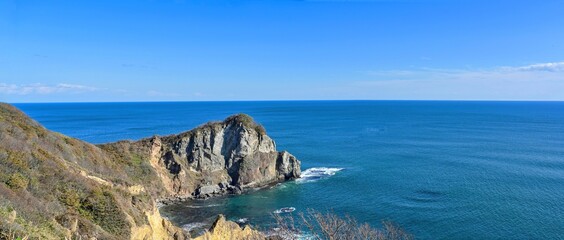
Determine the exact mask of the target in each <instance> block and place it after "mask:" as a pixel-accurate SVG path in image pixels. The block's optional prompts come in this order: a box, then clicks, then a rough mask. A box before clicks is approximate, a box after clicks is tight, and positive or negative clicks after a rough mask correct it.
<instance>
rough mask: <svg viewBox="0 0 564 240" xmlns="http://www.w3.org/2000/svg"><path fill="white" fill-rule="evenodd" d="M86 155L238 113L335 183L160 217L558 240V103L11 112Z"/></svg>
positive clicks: (563, 168) (118, 106)
mask: <svg viewBox="0 0 564 240" xmlns="http://www.w3.org/2000/svg"><path fill="white" fill-rule="evenodd" d="M16 105H17V106H18V107H19V108H21V109H22V110H23V111H25V112H26V113H27V114H29V115H30V116H31V117H33V118H35V119H36V120H37V121H39V122H40V123H42V124H44V125H45V126H46V127H47V128H49V129H52V130H55V131H58V132H62V133H64V134H67V135H70V136H73V137H77V138H80V139H83V140H86V141H89V142H93V143H103V142H111V141H117V140H120V139H139V138H143V137H147V136H151V135H154V134H158V135H167V134H173V133H179V132H181V131H185V130H189V129H191V128H193V127H195V126H197V125H200V124H202V123H204V122H206V121H209V120H221V119H224V118H225V117H226V116H228V115H231V114H234V113H239V112H244V113H248V114H250V115H251V116H253V117H254V118H255V120H257V121H258V122H260V123H261V124H263V125H264V126H265V128H266V129H267V132H268V134H269V135H270V136H271V137H272V138H273V139H274V140H275V141H276V143H277V146H278V149H279V150H282V149H285V150H288V151H290V152H291V153H293V154H294V155H295V156H297V157H298V158H299V159H300V160H301V161H302V169H303V170H305V169H309V168H317V167H330V168H342V169H343V170H342V171H338V172H336V174H335V175H333V176H329V177H327V178H321V179H318V180H315V181H301V182H290V183H286V184H282V185H279V186H276V187H274V188H272V189H266V190H259V191H256V192H254V193H252V194H248V195H242V196H236V197H228V198H221V199H214V200H210V201H205V202H192V203H183V204H181V205H174V206H169V207H165V208H163V209H161V211H163V213H165V214H166V215H167V216H168V217H169V218H170V219H171V220H173V221H175V222H176V223H178V224H180V225H184V224H188V223H193V222H200V221H209V220H210V219H211V215H213V214H215V213H219V212H222V213H224V214H226V215H227V217H228V218H230V219H234V220H236V219H240V218H248V219H249V222H250V223H251V224H254V225H258V226H262V225H263V224H265V223H267V222H268V221H270V219H271V217H270V213H271V212H272V211H274V210H276V209H279V208H282V207H295V208H296V209H297V210H296V212H299V211H304V210H305V209H307V208H315V209H317V210H321V211H324V210H330V209H332V210H333V211H334V212H336V213H347V214H349V215H351V216H353V217H355V218H357V219H358V220H360V221H361V222H368V223H371V224H374V225H378V224H379V222H380V221H381V220H383V219H388V220H392V221H394V222H396V223H398V224H400V225H401V226H403V227H404V228H406V229H407V230H408V231H409V232H411V233H412V234H414V235H415V236H416V237H417V238H418V239H564V102H440V101H439V102H437V101H292V102H178V103H74V104H16Z"/></svg>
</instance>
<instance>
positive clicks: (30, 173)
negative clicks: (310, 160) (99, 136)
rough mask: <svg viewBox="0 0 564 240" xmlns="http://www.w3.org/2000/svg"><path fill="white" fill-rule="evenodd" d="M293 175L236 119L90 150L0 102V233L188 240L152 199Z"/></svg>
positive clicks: (244, 120) (295, 166)
mask: <svg viewBox="0 0 564 240" xmlns="http://www.w3.org/2000/svg"><path fill="white" fill-rule="evenodd" d="M299 176H300V162H299V161H298V160H297V159H296V158H295V157H294V156H293V155H291V154H290V153H288V152H285V151H282V152H279V151H277V150H276V145H275V143H274V141H273V140H272V139H271V138H270V137H269V136H268V135H266V131H265V130H264V128H263V127H262V126H260V125H258V124H257V123H256V122H254V121H253V119H252V118H251V117H249V116H247V115H244V114H238V115H234V116H231V117H229V118H227V119H225V120H224V121H221V122H210V123H207V124H204V125H202V126H199V127H197V128H195V129H193V130H190V131H187V132H184V133H180V134H177V135H170V136H164V137H161V136H153V137H150V138H146V139H141V140H139V141H119V142H116V143H109V144H102V145H93V144H89V143H86V142H83V141H81V140H78V139H75V138H71V137H68V136H64V135H62V134H59V133H56V132H53V131H49V130H47V129H45V128H44V127H43V126H41V125H40V124H39V123H37V122H35V121H34V120H32V119H30V118H29V117H28V116H26V115H25V114H24V113H22V112H21V111H19V110H18V109H16V108H15V107H13V106H11V105H9V104H5V103H0V193H1V194H0V219H2V220H1V221H0V233H1V234H3V235H2V236H4V235H6V236H8V234H11V235H14V236H30V237H32V238H40V239H62V238H83V239H127V238H129V239H187V238H189V236H188V235H187V234H186V233H185V232H183V231H182V229H180V228H178V227H176V226H174V225H173V224H172V223H170V222H169V221H168V220H166V219H164V218H162V217H161V215H160V214H159V211H158V208H157V202H158V201H159V200H168V201H170V200H171V199H172V200H177V199H185V198H207V197H213V196H216V195H223V194H239V193H242V192H244V191H245V189H247V188H249V187H262V186H267V185H269V184H273V183H277V182H281V181H286V180H290V179H295V178H298V177H299ZM218 221H219V220H218ZM221 224H223V222H222V223H221ZM227 224H228V225H229V223H227ZM218 231H219V230H218ZM246 231H248V230H246ZM2 236H0V238H2ZM210 236H211V235H210Z"/></svg>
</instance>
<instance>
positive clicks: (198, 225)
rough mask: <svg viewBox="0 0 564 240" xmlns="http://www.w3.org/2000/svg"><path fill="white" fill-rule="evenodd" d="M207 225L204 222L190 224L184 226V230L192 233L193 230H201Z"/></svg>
mask: <svg viewBox="0 0 564 240" xmlns="http://www.w3.org/2000/svg"><path fill="white" fill-rule="evenodd" d="M206 226H207V224H205V223H202V222H195V223H188V224H184V225H182V229H183V230H184V231H186V232H191V231H192V230H196V229H200V228H204V227H206Z"/></svg>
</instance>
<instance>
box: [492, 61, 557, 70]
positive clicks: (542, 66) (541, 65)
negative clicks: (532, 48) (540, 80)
mask: <svg viewBox="0 0 564 240" xmlns="http://www.w3.org/2000/svg"><path fill="white" fill-rule="evenodd" d="M502 69H504V70H507V71H548V72H564V62H551V63H537V64H531V65H527V66H520V67H503V68H502Z"/></svg>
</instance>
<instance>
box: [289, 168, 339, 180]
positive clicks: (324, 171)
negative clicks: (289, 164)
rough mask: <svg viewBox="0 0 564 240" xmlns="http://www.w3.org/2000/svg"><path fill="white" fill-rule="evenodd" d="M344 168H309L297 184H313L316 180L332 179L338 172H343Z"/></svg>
mask: <svg viewBox="0 0 564 240" xmlns="http://www.w3.org/2000/svg"><path fill="white" fill-rule="evenodd" d="M343 169H344V168H328V167H319V168H308V169H306V170H305V171H303V172H302V175H301V177H300V178H298V179H297V180H296V181H297V182H312V181H315V180H319V179H322V178H326V177H330V176H333V175H335V173H337V172H338V171H341V170H343Z"/></svg>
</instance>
